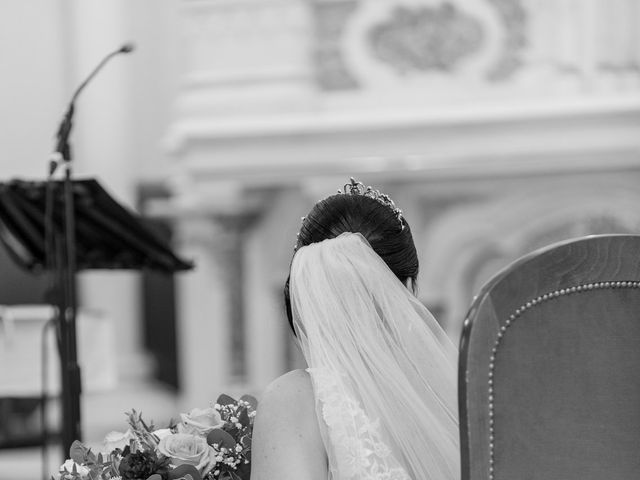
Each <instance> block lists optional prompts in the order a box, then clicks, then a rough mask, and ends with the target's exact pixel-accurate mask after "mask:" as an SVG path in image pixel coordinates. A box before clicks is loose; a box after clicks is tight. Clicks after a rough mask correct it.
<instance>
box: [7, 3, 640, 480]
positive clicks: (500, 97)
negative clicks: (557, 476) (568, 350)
mask: <svg viewBox="0 0 640 480" xmlns="http://www.w3.org/2000/svg"><path fill="white" fill-rule="evenodd" d="M125 42H132V43H133V44H135V47H136V49H135V52H133V53H132V54H130V55H128V56H121V57H119V58H116V59H114V60H113V62H112V63H111V64H109V65H107V67H106V68H105V70H104V71H103V72H102V73H101V74H100V76H99V77H97V78H96V79H95V81H94V82H93V83H92V84H91V85H89V87H88V88H87V90H86V91H85V92H84V93H83V94H82V96H81V97H80V98H79V100H78V102H77V112H76V118H75V125H74V131H73V133H72V136H71V140H72V147H73V150H74V158H75V160H74V174H75V175H76V177H77V178H80V177H95V178H97V179H98V180H99V181H100V182H101V183H102V185H103V186H104V187H105V188H106V189H107V190H108V191H109V192H111V194H112V195H113V196H115V197H116V198H117V199H118V200H119V201H120V202H122V203H123V204H125V205H127V206H128V207H130V208H132V209H135V210H136V211H138V212H140V213H143V214H144V215H145V216H147V217H149V218H150V219H151V221H152V222H153V223H154V224H155V226H156V228H157V229H159V231H161V232H162V234H163V235H164V237H165V238H166V239H167V240H168V241H170V242H171V244H172V245H173V247H174V248H175V250H176V251H177V252H179V253H180V254H181V255H182V256H184V257H186V258H189V259H191V260H193V261H194V262H195V264H196V268H195V269H194V270H193V271H190V272H187V273H180V274H176V275H175V276H170V275H163V274H157V273H152V272H123V271H110V272H104V271H91V272H84V273H82V274H81V275H80V279H79V288H80V304H81V313H80V318H79V320H78V328H79V336H78V341H79V350H80V353H79V355H80V364H81V367H82V368H83V381H84V386H85V391H84V394H83V397H82V398H83V404H82V408H83V433H84V438H85V440H87V441H88V443H90V444H96V445H99V443H100V442H101V440H102V438H103V437H104V435H105V433H107V432H108V431H110V430H124V429H125V417H124V415H123V412H124V411H126V410H129V409H131V408H136V409H138V410H142V411H143V413H144V415H145V417H146V418H150V419H155V420H156V423H157V424H159V425H163V424H165V423H166V422H167V421H168V420H169V419H170V418H171V417H174V418H176V417H177V415H178V413H179V412H181V411H187V410H189V409H191V408H193V407H196V406H199V407H205V406H207V405H208V404H209V402H210V401H211V400H215V398H216V397H217V395H218V394H219V393H222V392H226V393H230V394H232V395H238V394H241V393H244V392H248V393H253V394H256V395H259V393H260V392H261V390H262V389H263V388H264V387H265V386H266V385H267V384H268V383H269V382H270V381H271V380H273V379H274V378H275V377H277V376H278V375H280V374H282V373H283V372H285V371H287V370H289V369H291V368H297V367H300V366H303V364H302V362H301V358H300V356H299V354H298V352H297V350H296V348H295V346H294V345H293V343H292V341H291V336H290V334H289V331H288V326H287V323H286V319H285V316H284V312H283V308H282V300H281V291H282V286H283V282H284V279H285V278H286V276H287V271H288V267H289V262H290V259H291V255H292V248H293V243H294V241H295V235H296V232H297V230H298V227H299V223H300V217H301V216H303V215H305V214H306V212H307V211H308V210H309V208H310V207H311V206H312V205H313V203H315V202H316V201H317V200H318V199H320V198H323V197H325V196H327V195H329V194H331V193H333V192H334V191H335V190H336V189H338V188H341V187H342V185H344V184H345V183H347V182H348V180H349V176H354V177H356V178H357V179H359V180H361V181H362V182H364V183H365V184H368V185H373V186H374V187H375V188H379V189H381V190H382V191H384V192H385V193H387V194H389V195H390V196H391V197H392V198H393V199H394V200H395V202H396V203H397V204H398V205H399V206H400V208H402V209H403V210H404V212H405V217H406V218H407V219H408V221H409V222H410V224H411V226H412V230H413V232H414V238H415V241H416V245H417V247H418V250H419V252H420V260H421V266H422V271H421V275H420V278H419V288H420V294H419V296H420V298H421V300H422V301H424V303H425V304H426V305H427V306H428V307H429V308H430V309H431V310H432V311H433V312H434V314H435V315H436V317H437V318H438V319H439V320H440V322H441V323H442V325H443V327H444V328H445V329H446V331H447V332H448V333H449V335H450V336H451V338H452V339H453V340H454V341H457V339H458V336H459V334H460V330H461V326H462V322H463V320H464V317H465V313H466V309H467V308H468V306H469V304H470V302H471V300H472V298H473V296H474V295H475V294H476V293H477V292H478V290H479V288H480V287H481V286H482V285H483V284H484V282H486V281H487V280H488V279H489V278H491V276H492V275H494V274H495V273H496V272H498V271H499V270H500V269H501V268H503V267H505V266H506V265H508V264H509V263H510V262H512V261H513V260H515V259H516V258H518V257H520V256H521V255H523V254H526V253H528V252H530V251H532V250H534V249H536V248H539V247H542V246H544V245H547V244H549V243H552V242H555V241H559V240H562V239H567V238H571V237H576V236H582V235H588V234H598V233H612V232H619V233H629V232H631V233H636V232H638V230H639V228H640V209H639V208H638V205H640V187H639V185H640V2H638V1H637V0H135V1H125V0H27V1H24V0H5V1H3V2H1V3H0V105H1V108H0V126H1V128H0V146H1V148H2V155H0V181H3V182H5V181H9V180H11V179H16V178H21V179H37V180H42V179H44V178H45V175H46V169H47V162H48V158H49V154H50V152H51V151H52V149H53V147H54V145H53V139H54V134H55V132H56V129H57V126H58V123H59V121H60V119H61V117H62V114H63V112H64V110H65V109H66V106H67V102H68V101H69V99H70V96H71V94H72V93H73V91H74V89H75V88H76V86H77V85H78V84H79V83H80V82H81V81H82V80H83V79H84V77H86V75H87V74H88V73H89V72H90V71H91V69H92V68H93V67H94V66H95V65H96V64H97V63H98V62H99V61H100V60H101V58H102V57H103V56H104V55H106V54H107V53H109V52H111V51H113V50H115V49H117V48H119V47H120V46H121V45H122V44H123V43H125ZM45 287H46V278H44V276H43V275H32V274H28V273H26V272H24V271H22V270H21V269H20V268H19V267H18V266H16V265H15V264H14V263H13V262H12V260H11V259H10V258H9V257H8V255H7V253H6V252H5V251H4V250H2V251H0V304H1V305H4V306H6V308H4V309H2V312H4V313H3V314H2V315H0V316H2V320H1V321H0V360H2V362H0V447H2V448H0V478H12V479H13V480H16V479H19V478H25V479H26V478H29V479H32V478H37V477H38V475H39V471H40V466H39V455H40V454H39V449H38V431H39V416H38V408H37V405H38V400H37V398H38V397H39V395H40V390H41V382H40V375H41V366H40V363H41V356H40V353H39V352H40V337H41V329H42V325H43V324H44V321H45V320H46V318H47V311H48V310H47V309H46V306H44V305H43V304H44V299H43V293H44V290H45ZM7 312H8V313H7ZM51 345H53V343H51ZM49 352H50V353H49V358H48V359H47V365H48V366H49V367H50V368H51V369H52V372H53V373H51V375H50V376H51V383H52V384H53V385H52V387H51V388H52V392H54V393H55V391H56V385H55V384H56V382H57V380H58V377H57V374H56V373H55V368H56V365H55V361H56V355H55V351H54V349H53V347H51V348H50V349H49ZM7 362H11V363H7ZM48 408H49V409H50V410H51V415H50V423H51V427H52V428H53V429H54V430H55V429H56V428H58V427H59V419H58V417H57V415H58V413H59V411H58V405H57V402H56V401H55V399H54V400H52V401H51V402H50V404H49V405H48ZM51 457H52V458H51V459H50V461H51V465H53V467H52V468H55V467H57V465H59V464H60V463H61V461H60V460H61V459H62V457H63V453H62V452H59V451H57V450H56V447H55V446H54V448H53V449H52V451H51Z"/></svg>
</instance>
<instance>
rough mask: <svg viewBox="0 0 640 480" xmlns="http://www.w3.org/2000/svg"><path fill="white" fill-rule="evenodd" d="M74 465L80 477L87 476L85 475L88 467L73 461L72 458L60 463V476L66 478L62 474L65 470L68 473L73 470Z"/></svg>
mask: <svg viewBox="0 0 640 480" xmlns="http://www.w3.org/2000/svg"><path fill="white" fill-rule="evenodd" d="M74 465H75V467H76V471H77V472H78V473H79V474H80V477H82V478H87V476H88V475H89V468H87V467H85V466H84V465H80V464H79V463H76V462H74V461H73V460H72V459H69V460H67V461H66V462H64V463H63V464H62V465H60V469H59V473H60V478H67V477H65V475H64V474H65V473H67V472H68V473H71V472H73V466H74Z"/></svg>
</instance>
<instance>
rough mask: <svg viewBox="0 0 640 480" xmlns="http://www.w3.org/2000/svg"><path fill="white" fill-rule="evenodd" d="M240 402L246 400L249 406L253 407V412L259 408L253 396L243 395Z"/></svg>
mask: <svg viewBox="0 0 640 480" xmlns="http://www.w3.org/2000/svg"><path fill="white" fill-rule="evenodd" d="M240 400H244V401H245V402H247V403H248V404H249V405H251V408H252V409H253V410H255V409H257V408H258V400H257V399H256V397H254V396H253V395H243V396H241V397H240Z"/></svg>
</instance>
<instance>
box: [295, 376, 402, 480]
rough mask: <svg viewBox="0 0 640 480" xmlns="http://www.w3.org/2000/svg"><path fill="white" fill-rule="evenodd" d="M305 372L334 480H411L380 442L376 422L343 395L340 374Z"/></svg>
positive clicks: (343, 388)
mask: <svg viewBox="0 0 640 480" xmlns="http://www.w3.org/2000/svg"><path fill="white" fill-rule="evenodd" d="M307 371H308V372H309V374H310V375H311V378H312V381H313V384H314V389H315V393H316V401H317V402H319V404H320V405H319V406H320V408H321V411H322V417H323V420H324V422H325V424H326V426H327V432H328V435H329V439H330V441H331V448H332V452H333V455H334V456H335V465H336V468H337V474H338V475H337V479H338V480H347V479H356V480H360V479H367V480H369V479H371V480H411V478H410V477H409V475H408V474H407V472H406V471H405V470H404V469H403V468H402V467H401V466H400V464H399V463H398V461H397V460H396V458H395V457H394V456H393V454H392V452H391V449H390V448H389V447H388V445H387V444H386V443H385V442H384V441H383V440H382V435H381V433H380V422H379V420H371V419H370V418H369V417H368V416H367V414H366V413H365V412H364V410H363V409H362V407H361V406H360V404H359V402H358V401H357V400H356V399H354V398H353V397H352V396H351V395H349V394H348V393H347V392H346V390H345V387H344V385H343V383H342V381H341V379H340V374H339V373H337V372H332V371H330V370H328V369H326V368H308V369H307ZM327 453H328V454H331V453H330V452H327Z"/></svg>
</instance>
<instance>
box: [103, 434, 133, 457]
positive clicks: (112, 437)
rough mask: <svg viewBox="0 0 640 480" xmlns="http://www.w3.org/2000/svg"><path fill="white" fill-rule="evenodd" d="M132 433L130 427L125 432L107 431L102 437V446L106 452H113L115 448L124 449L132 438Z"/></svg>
mask: <svg viewBox="0 0 640 480" xmlns="http://www.w3.org/2000/svg"><path fill="white" fill-rule="evenodd" d="M133 438H134V437H133V433H132V432H131V429H129V430H127V431H126V432H124V433H122V432H115V431H114V432H109V433H107V435H106V436H105V437H104V448H105V451H106V452H107V453H111V452H113V451H114V450H115V449H116V448H119V449H120V450H124V447H126V446H127V445H129V441H130V440H131V439H133Z"/></svg>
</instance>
